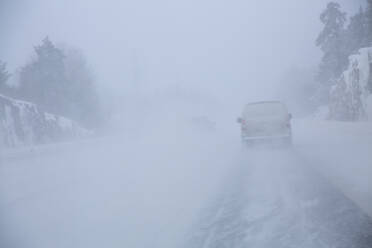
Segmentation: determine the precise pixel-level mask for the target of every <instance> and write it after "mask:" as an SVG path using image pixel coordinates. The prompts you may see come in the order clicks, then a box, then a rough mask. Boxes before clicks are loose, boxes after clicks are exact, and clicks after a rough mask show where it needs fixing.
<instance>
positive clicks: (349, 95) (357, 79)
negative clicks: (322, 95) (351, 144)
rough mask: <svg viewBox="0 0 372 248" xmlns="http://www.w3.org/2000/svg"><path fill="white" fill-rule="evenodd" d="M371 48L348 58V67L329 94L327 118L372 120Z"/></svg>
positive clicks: (363, 49) (361, 50)
mask: <svg viewBox="0 0 372 248" xmlns="http://www.w3.org/2000/svg"><path fill="white" fill-rule="evenodd" d="M371 90H372V47H369V48H362V49H360V50H359V52H358V53H357V54H355V55H352V56H350V57H349V67H348V69H347V70H346V71H345V72H344V73H343V74H342V75H341V77H340V79H339V80H337V82H336V84H335V85H334V86H333V87H332V89H331V92H330V105H329V118H330V119H333V120H341V121H359V120H365V119H367V118H372V100H371V99H370V98H371V92H372V91H371Z"/></svg>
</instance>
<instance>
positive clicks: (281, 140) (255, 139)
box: [242, 134, 292, 146]
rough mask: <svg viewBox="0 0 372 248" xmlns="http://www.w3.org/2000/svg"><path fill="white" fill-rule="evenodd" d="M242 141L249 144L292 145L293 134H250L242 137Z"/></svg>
mask: <svg viewBox="0 0 372 248" xmlns="http://www.w3.org/2000/svg"><path fill="white" fill-rule="evenodd" d="M242 142H243V143H244V144H247V145H260V144H263V145H280V146H282V145H286V146H291V145H292V135H291V134H285V135H275V136H274V135H273V136H249V137H242Z"/></svg>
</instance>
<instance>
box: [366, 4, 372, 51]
mask: <svg viewBox="0 0 372 248" xmlns="http://www.w3.org/2000/svg"><path fill="white" fill-rule="evenodd" d="M365 15H366V21H367V24H366V28H367V46H372V0H367V9H366V14H365Z"/></svg>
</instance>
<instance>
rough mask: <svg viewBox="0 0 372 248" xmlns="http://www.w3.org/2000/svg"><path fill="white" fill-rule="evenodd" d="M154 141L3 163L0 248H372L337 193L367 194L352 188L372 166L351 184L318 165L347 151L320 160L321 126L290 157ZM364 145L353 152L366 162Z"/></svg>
mask: <svg viewBox="0 0 372 248" xmlns="http://www.w3.org/2000/svg"><path fill="white" fill-rule="evenodd" d="M309 123H310V122H309ZM327 125H328V124H327ZM327 128H329V126H327ZM154 130H155V131H154V132H149V133H148V134H147V135H143V136H140V137H137V138H136V139H133V140H131V141H128V140H126V138H123V137H121V136H118V135H116V136H112V137H106V138H101V139H97V140H90V141H86V142H79V143H71V144H62V145H58V146H51V147H48V148H45V149H39V150H36V151H37V152H35V150H33V151H32V152H31V153H29V154H27V155H26V154H25V153H27V151H23V152H22V155H20V156H18V157H17V156H16V155H15V154H12V156H10V157H6V156H5V157H3V160H2V163H1V166H0V218H1V222H0V247H15V248H24V247H27V248H50V247H53V248H54V247H56V248H58V247H61V248H62V247H69V248H73V247H79V248H81V247H89V248H94V247H100V248H101V247H110V248H111V247H132V248H137V247H159V248H160V247H161V248H167V247H169V248H174V247H185V246H186V247H230V248H232V247H301V248H302V247H304V248H308V247H316V248H318V247H327V248H328V247H329V248H331V247H332V248H333V247H345V248H346V247H347V248H349V247H363V248H364V247H371V244H372V237H371V234H372V224H371V218H370V217H368V216H367V215H366V213H367V212H368V211H365V210H366V208H364V207H363V205H362V204H360V202H359V201H357V200H355V199H357V198H354V197H350V196H354V194H353V193H350V192H349V193H350V194H347V193H346V191H345V190H344V188H345V186H344V185H346V184H347V183H348V182H349V183H350V182H353V183H354V184H353V185H354V186H355V187H356V188H358V189H364V191H365V190H366V188H363V187H364V185H365V184H361V185H358V184H357V183H356V178H359V179H360V181H362V182H365V181H368V180H367V178H368V176H366V175H364V174H363V175H361V174H360V173H359V172H360V171H363V170H362V169H361V168H364V169H367V168H369V167H368V162H369V161H372V160H369V158H367V157H363V159H359V160H358V161H359V163H358V166H359V167H357V168H359V169H358V170H357V172H358V173H348V174H349V177H347V176H345V172H347V171H348V172H350V171H351V170H348V168H349V167H347V166H346V164H344V166H342V167H341V168H340V170H338V169H337V167H335V166H331V165H329V166H325V167H323V166H320V165H323V164H326V165H327V164H332V163H333V162H332V161H338V160H339V159H340V158H337V156H335V154H337V151H338V149H340V150H339V151H341V150H342V149H341V148H340V147H342V148H343V149H344V148H345V147H347V146H343V145H342V142H341V141H340V140H336V141H334V143H333V144H334V146H330V147H328V151H329V153H324V152H323V153H322V152H321V151H324V147H327V146H329V142H330V141H331V140H332V139H330V138H331V137H333V136H332V135H331V134H329V133H326V132H325V133H321V130H323V129H322V127H321V125H320V126H319V124H314V123H312V124H311V125H310V124H308V122H298V123H295V125H294V134H295V137H296V138H295V143H296V144H295V147H294V149H293V150H256V151H242V150H241V149H240V143H239V139H238V135H236V136H234V135H226V134H225V135H215V134H214V133H208V134H198V135H195V133H194V130H191V131H187V128H185V130H186V131H184V132H182V134H181V133H180V132H179V130H178V129H175V130H169V129H167V132H168V135H167V136H164V135H163V134H164V132H158V131H157V130H158V129H157V127H156V128H154ZM332 130H334V129H332ZM150 134H151V135H150ZM338 134H340V133H338ZM324 135H331V136H329V137H328V138H327V137H323V136H324ZM336 136H337V135H336ZM354 136H355V135H354ZM354 136H353V137H354ZM362 136H363V137H365V136H366V135H364V133H363V135H362ZM317 137H318V138H317ZM320 137H322V139H321V138H320ZM337 137H338V136H337ZM340 137H344V138H345V135H343V136H342V135H341V136H340ZM134 140H135V141H134ZM367 140H369V139H366V142H367ZM327 142H328V143H327ZM353 142H354V143H353ZM360 142H361V140H360V139H356V140H353V138H352V139H349V145H348V146H352V145H353V144H360V146H361V147H363V149H362V148H360V149H358V153H357V152H356V151H353V150H348V151H349V152H351V154H364V151H366V149H365V145H366V144H365V143H360ZM336 144H337V145H338V146H336ZM331 148H332V149H331ZM345 149H346V148H345ZM349 154H350V153H349ZM364 155H366V154H364ZM364 155H363V156H364ZM345 156H346V155H344V157H345ZM366 156H367V155H366ZM336 158H337V160H336ZM319 161H321V162H319ZM327 161H328V162H327ZM322 168H323V169H322ZM349 169H350V168H349ZM335 178H336V179H337V180H335ZM357 186H358V187H357ZM364 191H363V192H364ZM369 192H370V191H369ZM365 195H368V194H358V196H359V197H360V199H365V198H368V197H364V196H365ZM350 199H351V200H350ZM362 209H364V211H362Z"/></svg>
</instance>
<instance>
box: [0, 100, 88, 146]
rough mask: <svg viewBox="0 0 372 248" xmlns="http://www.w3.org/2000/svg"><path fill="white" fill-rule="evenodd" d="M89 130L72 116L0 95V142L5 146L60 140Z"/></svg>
mask: <svg viewBox="0 0 372 248" xmlns="http://www.w3.org/2000/svg"><path fill="white" fill-rule="evenodd" d="M89 134H90V132H89V131H88V130H85V129H83V128H81V127H80V126H79V125H78V124H77V123H76V122H74V121H72V120H69V119H67V118H65V117H62V116H57V115H53V114H50V113H47V112H45V111H43V110H42V109H41V108H40V107H38V106H36V105H35V104H32V103H30V102H25V101H20V100H16V99H13V98H10V97H6V96H4V95H0V140H1V142H0V143H1V144H2V145H4V146H5V147H19V146H25V145H33V144H45V143H53V142H60V141H66V140H69V139H73V138H81V137H85V136H88V135H89Z"/></svg>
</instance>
